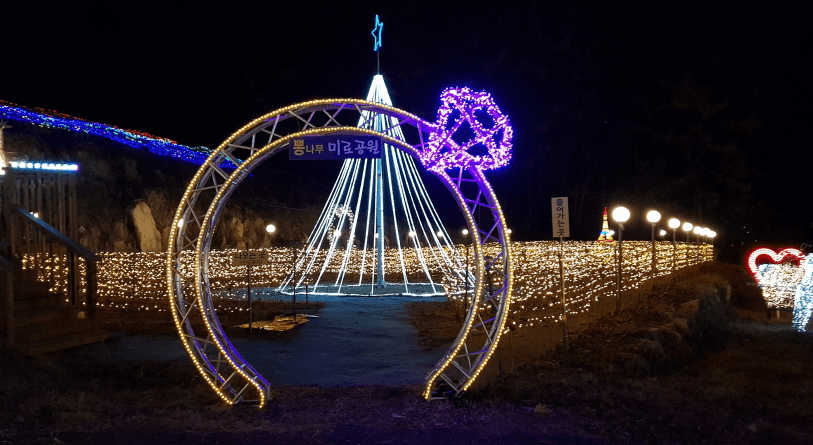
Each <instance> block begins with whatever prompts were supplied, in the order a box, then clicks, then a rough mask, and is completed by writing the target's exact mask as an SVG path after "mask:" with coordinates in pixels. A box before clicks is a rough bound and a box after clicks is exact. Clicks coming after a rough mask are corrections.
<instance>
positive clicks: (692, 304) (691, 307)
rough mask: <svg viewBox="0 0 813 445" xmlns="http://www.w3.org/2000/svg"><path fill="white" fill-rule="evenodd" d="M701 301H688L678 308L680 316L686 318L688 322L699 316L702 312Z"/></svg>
mask: <svg viewBox="0 0 813 445" xmlns="http://www.w3.org/2000/svg"><path fill="white" fill-rule="evenodd" d="M700 304H701V303H700V300H692V301H687V302H686V303H683V304H681V305H680V306H678V307H677V312H678V314H680V315H682V316H684V318H686V319H687V320H691V319H692V318H694V317H695V316H696V315H697V312H698V311H699V310H700Z"/></svg>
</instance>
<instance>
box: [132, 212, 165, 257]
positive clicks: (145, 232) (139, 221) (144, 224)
mask: <svg viewBox="0 0 813 445" xmlns="http://www.w3.org/2000/svg"><path fill="white" fill-rule="evenodd" d="M130 217H131V218H132V220H133V226H134V227H135V235H136V241H137V242H138V248H139V250H140V251H141V252H160V251H162V250H164V249H163V248H162V247H161V233H160V232H158V229H157V228H156V227H155V220H154V219H153V218H152V212H151V211H150V207H149V206H148V205H147V203H145V202H144V201H141V200H139V201H138V202H136V205H135V207H134V208H133V210H131V211H130Z"/></svg>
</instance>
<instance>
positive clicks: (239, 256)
mask: <svg viewBox="0 0 813 445" xmlns="http://www.w3.org/2000/svg"><path fill="white" fill-rule="evenodd" d="M266 264H269V258H268V253H267V252H265V251H262V250H245V251H242V252H237V253H235V254H234V255H232V257H231V265H232V266H263V265H266Z"/></svg>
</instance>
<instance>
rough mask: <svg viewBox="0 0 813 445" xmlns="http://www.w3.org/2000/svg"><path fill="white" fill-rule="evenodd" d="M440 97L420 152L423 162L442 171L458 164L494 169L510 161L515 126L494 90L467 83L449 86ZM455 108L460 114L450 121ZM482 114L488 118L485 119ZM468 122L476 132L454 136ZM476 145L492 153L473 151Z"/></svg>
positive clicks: (481, 168)
mask: <svg viewBox="0 0 813 445" xmlns="http://www.w3.org/2000/svg"><path fill="white" fill-rule="evenodd" d="M440 100H441V102H442V105H441V107H440V109H438V117H437V120H436V121H435V123H434V124H432V126H433V130H432V132H431V133H430V134H429V142H428V144H427V147H426V149H424V150H423V151H422V152H421V154H420V159H421V162H422V163H423V165H424V166H425V167H426V168H427V169H428V170H431V171H435V172H442V171H444V170H448V169H451V168H458V167H462V168H469V167H475V168H478V169H480V170H491V169H495V168H499V167H502V166H505V165H507V164H508V161H510V160H511V148H512V145H511V139H513V136H514V130H513V128H512V127H511V123H510V122H509V120H508V116H506V115H504V114H502V112H501V111H500V108H499V107H498V106H497V104H495V103H494V99H493V98H492V97H491V95H490V94H488V93H486V92H485V91H480V92H474V91H472V90H471V89H469V88H466V87H464V88H447V89H445V90H444V91H443V93H442V94H441V95H440ZM455 112H457V114H458V115H456V116H455V118H454V120H453V122H450V121H449V119H450V118H451V117H452V115H454V114H455ZM478 115H479V116H481V117H485V118H486V120H487V121H488V122H482V121H481V119H479V118H478ZM466 124H468V127H469V129H470V130H471V133H473V136H472V138H471V139H469V140H467V141H464V142H459V143H458V142H456V141H455V140H454V139H452V137H453V136H454V135H455V133H456V132H457V131H458V130H459V129H461V127H463V126H464V125H466ZM476 146H482V147H484V148H485V149H486V151H487V152H488V154H483V155H477V154H473V153H471V152H470V149H472V148H474V147H476Z"/></svg>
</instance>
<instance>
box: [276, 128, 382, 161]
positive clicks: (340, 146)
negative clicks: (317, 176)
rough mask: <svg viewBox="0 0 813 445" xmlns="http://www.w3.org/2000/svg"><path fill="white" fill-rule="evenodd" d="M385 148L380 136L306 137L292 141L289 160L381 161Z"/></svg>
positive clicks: (339, 135) (341, 135)
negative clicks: (356, 159)
mask: <svg viewBox="0 0 813 445" xmlns="http://www.w3.org/2000/svg"><path fill="white" fill-rule="evenodd" d="M383 148H384V144H383V141H382V140H381V137H380V136H370V135H345V134H337V135H329V136H304V137H301V138H295V139H293V140H292V141H291V148H290V150H288V159H291V160H295V161H313V160H329V159H348V158H361V159H380V158H381V152H382V149H383Z"/></svg>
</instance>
